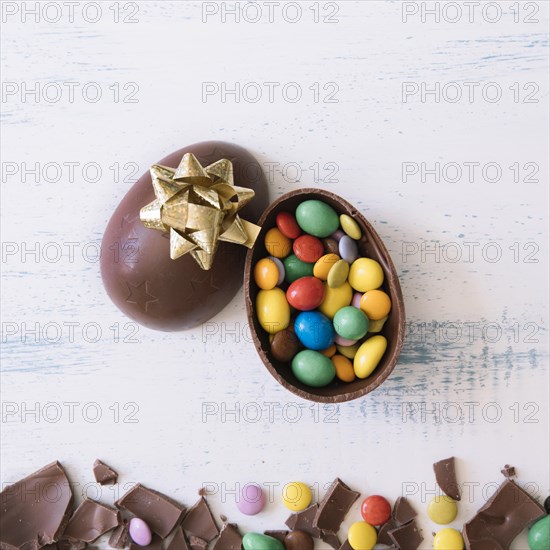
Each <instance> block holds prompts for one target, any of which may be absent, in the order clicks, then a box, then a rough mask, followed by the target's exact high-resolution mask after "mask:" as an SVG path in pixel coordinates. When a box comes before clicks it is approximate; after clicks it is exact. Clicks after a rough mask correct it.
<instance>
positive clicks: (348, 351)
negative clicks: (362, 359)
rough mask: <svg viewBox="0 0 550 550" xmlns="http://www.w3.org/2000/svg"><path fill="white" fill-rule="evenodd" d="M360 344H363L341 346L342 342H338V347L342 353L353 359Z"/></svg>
mask: <svg viewBox="0 0 550 550" xmlns="http://www.w3.org/2000/svg"><path fill="white" fill-rule="evenodd" d="M360 346H361V344H353V346H341V345H340V344H336V349H337V350H338V353H339V354H340V355H343V356H344V357H347V358H348V359H353V358H354V357H355V354H356V353H357V350H358V349H359V347H360Z"/></svg>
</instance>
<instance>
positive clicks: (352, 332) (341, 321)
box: [333, 306, 369, 340]
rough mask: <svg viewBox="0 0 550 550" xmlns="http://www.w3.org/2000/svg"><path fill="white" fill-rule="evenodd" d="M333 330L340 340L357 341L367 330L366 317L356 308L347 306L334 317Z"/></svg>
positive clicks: (367, 321) (367, 322)
mask: <svg viewBox="0 0 550 550" xmlns="http://www.w3.org/2000/svg"><path fill="white" fill-rule="evenodd" d="M333 323H334V330H335V331H336V333H337V334H338V335H339V336H341V337H342V338H347V339H348V340H359V339H360V338H363V336H365V334H367V331H368V329H369V320H368V318H367V316H366V315H365V314H364V313H363V312H362V311H361V310H360V309H357V308H356V307H353V306H347V307H343V308H341V309H339V310H338V311H337V312H336V315H335V316H334V320H333Z"/></svg>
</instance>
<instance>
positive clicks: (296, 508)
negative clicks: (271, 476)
mask: <svg viewBox="0 0 550 550" xmlns="http://www.w3.org/2000/svg"><path fill="white" fill-rule="evenodd" d="M311 498H312V497H311V489H310V488H309V487H308V486H307V485H306V484H305V483H302V482H301V481H293V482H291V483H287V484H286V485H285V486H284V487H283V504H284V505H285V506H286V507H287V508H288V509H289V510H292V511H293V512H301V511H302V510H305V509H306V508H307V507H308V506H309V505H310V504H311Z"/></svg>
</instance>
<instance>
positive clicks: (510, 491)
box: [463, 479, 544, 550]
mask: <svg viewBox="0 0 550 550" xmlns="http://www.w3.org/2000/svg"><path fill="white" fill-rule="evenodd" d="M542 515H544V508H543V507H542V506H541V505H540V504H539V503H538V502H537V501H536V500H534V499H533V498H532V497H531V495H529V494H528V493H527V492H526V491H524V490H523V489H522V488H521V487H519V485H516V484H515V483H514V482H513V481H511V480H510V479H506V480H505V481H504V482H503V483H502V484H501V485H500V487H499V488H498V489H497V490H496V492H495V493H494V495H493V496H491V498H490V499H489V500H488V501H487V502H486V503H485V505H484V506H482V507H481V508H480V509H479V510H478V512H477V514H476V515H475V516H474V517H473V518H472V519H471V520H470V521H468V522H467V523H465V524H464V529H463V535H464V542H465V543H466V548H467V549H468V550H486V549H491V550H492V549H494V548H495V549H500V548H508V546H510V544H511V543H512V541H513V540H514V539H515V538H516V537H517V536H518V535H519V533H521V531H523V529H525V528H526V527H527V526H528V525H529V524H530V523H531V522H533V521H535V520H536V519H538V518H539V517H541V516H542Z"/></svg>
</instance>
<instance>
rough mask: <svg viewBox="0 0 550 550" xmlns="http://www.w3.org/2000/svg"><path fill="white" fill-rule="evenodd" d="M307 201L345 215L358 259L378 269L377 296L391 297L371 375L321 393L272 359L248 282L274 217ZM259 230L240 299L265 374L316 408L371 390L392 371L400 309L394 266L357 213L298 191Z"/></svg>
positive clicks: (336, 200) (318, 193)
mask: <svg viewBox="0 0 550 550" xmlns="http://www.w3.org/2000/svg"><path fill="white" fill-rule="evenodd" d="M309 199H318V200H322V201H324V202H326V203H327V204H329V205H330V206H332V207H333V208H334V209H335V210H336V212H337V213H338V214H339V215H340V214H348V215H349V216H351V217H352V218H353V219H354V220H355V221H356V222H357V223H358V224H359V227H360V228H361V231H362V236H361V239H360V240H358V241H356V242H357V245H358V247H359V253H360V255H361V256H365V257H368V258H372V259H374V260H376V261H377V262H378V263H379V264H380V265H381V266H382V269H383V270H384V276H385V280H384V284H383V285H382V290H384V291H385V292H386V293H387V294H388V295H389V296H390V298H391V302H392V311H391V313H390V315H389V317H388V320H387V321H386V323H385V324H384V328H383V329H382V331H381V332H380V334H381V335H383V336H385V337H386V339H387V340H388V346H387V350H386V352H385V354H384V356H383V358H382V360H381V361H380V363H379V364H378V366H377V367H376V369H375V371H374V372H373V373H372V374H371V375H370V376H369V377H368V378H365V379H359V378H358V379H356V380H354V381H353V382H342V381H340V380H338V379H336V378H335V379H334V380H333V381H332V382H331V383H330V384H329V385H327V386H324V387H320V388H313V387H311V386H306V385H305V384H302V383H301V382H300V381H299V380H298V379H297V378H296V377H295V376H294V375H293V374H292V370H291V369H290V368H289V365H288V363H284V362H281V361H277V359H275V357H274V356H273V354H272V353H271V350H270V345H269V337H268V335H267V333H265V332H264V331H263V330H262V328H261V327H260V324H259V323H258V319H257V316H256V312H255V310H254V304H255V301H256V295H257V293H258V287H257V286H256V284H255V283H254V278H253V276H252V272H253V269H254V265H255V264H256V262H257V261H258V260H259V259H261V258H263V257H265V256H266V255H267V254H266V251H265V247H264V245H263V242H264V235H265V232H266V231H267V230H269V229H270V228H271V227H275V218H276V216H277V214H278V213H279V212H281V211H287V212H294V211H295V210H296V207H297V206H298V205H299V204H300V203H301V202H303V201H305V200H309ZM258 225H260V226H261V227H262V230H261V231H260V234H259V236H258V239H257V240H256V243H255V245H254V247H253V248H252V249H250V250H249V251H248V253H247V256H246V265H245V282H244V295H245V302H246V311H247V315H248V322H249V324H250V332H251V334H252V338H253V340H254V345H255V347H256V350H257V352H258V354H259V356H260V358H261V359H262V361H263V363H264V365H265V366H266V367H267V369H268V370H269V372H270V373H271V374H272V375H273V377H274V378H275V379H276V380H277V381H278V382H279V383H280V384H281V385H282V386H284V387H285V388H286V389H288V390H289V391H291V392H292V393H294V394H295V395H298V396H299V397H302V398H303V399H309V400H310V401H317V402H321V403H340V402H343V401H350V400H352V399H357V398H358V397H361V396H363V395H365V394H367V393H369V392H371V391H373V390H374V389H376V388H377V387H378V386H380V384H382V382H384V380H386V378H387V377H388V376H389V375H390V373H391V372H392V370H393V369H394V367H395V365H396V363H397V360H398V358H399V354H400V353H401V349H402V347H403V341H404V336H405V306H404V303H403V296H402V294H401V286H400V285H399V279H398V276H397V272H396V270H395V267H394V265H393V262H392V260H391V258H390V255H389V253H388V251H387V250H386V247H385V246H384V243H383V242H382V239H381V238H380V236H379V235H378V234H377V233H376V231H375V230H374V228H373V227H372V226H371V224H370V223H369V222H368V221H367V220H366V219H365V218H364V217H363V215H362V214H361V213H360V212H359V211H358V210H357V209H356V208H354V207H353V206H352V205H351V204H349V203H348V202H347V201H345V200H344V199H342V198H341V197H339V196H338V195H335V194H334V193H330V192H329V191H324V190H322V189H299V190H296V191H292V192H290V193H287V194H286V195H283V196H282V197H280V198H279V199H277V200H276V201H275V202H274V203H272V204H271V205H270V206H269V208H268V209H267V210H266V211H265V212H264V213H263V215H262V217H261V218H260V221H259V222H258Z"/></svg>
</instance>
